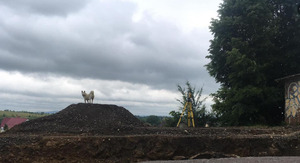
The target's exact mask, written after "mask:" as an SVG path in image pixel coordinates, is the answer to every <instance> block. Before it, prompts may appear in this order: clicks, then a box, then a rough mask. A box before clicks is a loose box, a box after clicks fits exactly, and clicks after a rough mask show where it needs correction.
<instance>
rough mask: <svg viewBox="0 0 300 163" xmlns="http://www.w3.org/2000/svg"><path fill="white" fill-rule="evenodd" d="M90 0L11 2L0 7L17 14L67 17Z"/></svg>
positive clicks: (22, 0) (20, 0)
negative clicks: (7, 8) (10, 9)
mask: <svg viewBox="0 0 300 163" xmlns="http://www.w3.org/2000/svg"><path fill="white" fill-rule="evenodd" d="M88 1H90V0H63V1H60V0H51V1H36V0H13V1H0V5H3V6H7V7H9V8H12V9H13V10H15V11H18V12H25V13H34V14H41V15H46V16H50V15H54V16H55V15H58V16H59V15H63V16H65V15H67V14H69V13H73V12H76V11H78V10H80V9H82V8H83V7H84V6H85V5H86V4H87V2H88Z"/></svg>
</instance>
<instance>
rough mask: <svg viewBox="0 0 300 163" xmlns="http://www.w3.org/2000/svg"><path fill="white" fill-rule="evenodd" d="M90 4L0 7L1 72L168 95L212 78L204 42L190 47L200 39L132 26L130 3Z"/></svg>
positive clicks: (25, 0)
mask: <svg viewBox="0 0 300 163" xmlns="http://www.w3.org/2000/svg"><path fill="white" fill-rule="evenodd" d="M87 2H89V1H87V0H86V1H82V0H72V1H71V0H69V1H57V0H54V1H45V3H46V4H44V1H35V0H17V1H2V2H0V8H6V10H5V11H4V12H7V13H8V14H7V15H6V16H5V17H4V16H0V18H1V19H0V35H1V37H0V68H1V69H4V70H8V71H15V70H16V71H20V72H24V73H41V74H43V73H50V74H58V75H62V76H70V77H74V78H92V79H104V80H121V81H126V82H131V83H144V84H147V85H150V86H155V87H158V88H159V87H161V88H167V89H174V83H179V82H181V80H182V79H185V80H190V81H197V80H198V79H199V76H200V77H201V78H209V76H208V73H207V72H206V70H205V68H204V67H203V66H204V64H205V61H204V56H205V54H200V53H206V52H203V51H200V50H199V48H198V46H200V44H201V42H199V45H197V44H191V42H190V40H197V37H201V36H199V35H198V34H197V33H194V34H183V33H182V32H181V31H180V30H179V29H178V27H177V26H176V25H174V24H171V23H166V22H163V21H159V20H154V19H152V18H151V17H146V18H144V19H142V20H140V21H137V22H134V21H132V16H133V14H134V12H135V10H136V6H135V5H134V4H132V3H129V2H116V1H104V2H101V3H98V2H97V3H96V2H94V1H93V2H91V3H87ZM46 8H47V9H46ZM20 9H21V11H22V12H19V10H20ZM24 13H25V14H24ZM209 80H211V79H209ZM213 86H214V85H211V87H213Z"/></svg>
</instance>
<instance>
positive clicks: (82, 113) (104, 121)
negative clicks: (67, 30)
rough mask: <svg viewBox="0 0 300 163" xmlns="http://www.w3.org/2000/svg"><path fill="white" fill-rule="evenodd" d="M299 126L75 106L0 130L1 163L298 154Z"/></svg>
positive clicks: (127, 160) (113, 107)
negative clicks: (153, 122) (150, 116)
mask: <svg viewBox="0 0 300 163" xmlns="http://www.w3.org/2000/svg"><path fill="white" fill-rule="evenodd" d="M299 137H300V127H297V126H296V127H288V126H284V127H270V128H269V127H260V128H258V127H212V128H203V127H196V128H176V127H169V128H160V127H149V126H145V125H144V124H143V123H142V122H141V121H140V120H138V119H137V118H136V117H135V116H133V115H132V114H131V113H130V112H129V111H128V110H126V109H125V108H123V107H119V106H116V105H102V104H83V103H79V104H72V105H70V106H68V107H67V108H65V109H63V110H62V111H60V112H58V113H56V114H53V115H50V116H47V117H42V118H38V119H35V120H31V121H28V122H25V123H23V124H21V125H18V126H15V127H13V128H12V129H10V130H9V131H7V132H5V133H2V134H0V162H105V163H107V162H122V163H123V162H138V161H145V160H178V159H201V158H222V157H248V156H299V155H300V139H299Z"/></svg>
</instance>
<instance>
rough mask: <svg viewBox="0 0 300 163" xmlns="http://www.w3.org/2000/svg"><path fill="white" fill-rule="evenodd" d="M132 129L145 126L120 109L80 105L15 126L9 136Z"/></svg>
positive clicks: (117, 132)
mask: <svg viewBox="0 0 300 163" xmlns="http://www.w3.org/2000/svg"><path fill="white" fill-rule="evenodd" d="M134 127H144V124H143V123H142V122H141V121H140V120H139V119H137V118H136V117H135V116H134V115H132V114H131V113H130V112H129V111H128V110H126V109H125V108H123V107H119V106H116V105H104V104H85V103H79V104H72V105H70V106H68V107H67V108H65V109H63V110H61V111H60V112H58V113H56V114H53V115H50V116H46V117H42V118H38V119H34V120H30V121H28V122H25V123H23V124H21V125H18V126H15V127H14V128H12V129H11V130H9V132H8V133H10V134H11V133H31V134H63V133H65V134H101V135H118V134H126V133H128V132H130V131H131V130H133V128H134Z"/></svg>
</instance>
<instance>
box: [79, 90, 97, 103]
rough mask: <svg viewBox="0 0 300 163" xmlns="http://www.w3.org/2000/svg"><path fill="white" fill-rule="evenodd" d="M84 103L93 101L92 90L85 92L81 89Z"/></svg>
mask: <svg viewBox="0 0 300 163" xmlns="http://www.w3.org/2000/svg"><path fill="white" fill-rule="evenodd" d="M81 94H82V97H83V100H84V103H93V102H94V97H95V95H94V91H91V92H90V93H89V94H86V93H85V91H81Z"/></svg>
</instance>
